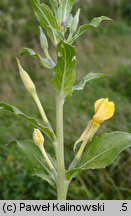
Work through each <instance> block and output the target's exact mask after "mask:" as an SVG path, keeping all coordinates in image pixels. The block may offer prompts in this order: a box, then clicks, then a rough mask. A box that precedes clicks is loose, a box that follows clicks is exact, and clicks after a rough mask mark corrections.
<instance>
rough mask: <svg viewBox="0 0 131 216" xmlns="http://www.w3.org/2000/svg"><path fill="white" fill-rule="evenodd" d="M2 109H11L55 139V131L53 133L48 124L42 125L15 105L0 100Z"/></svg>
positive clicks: (52, 139)
mask: <svg viewBox="0 0 131 216" xmlns="http://www.w3.org/2000/svg"><path fill="white" fill-rule="evenodd" d="M0 109H1V110H2V109H3V110H6V111H9V112H11V113H13V114H15V115H16V116H18V117H20V118H22V119H24V120H25V121H27V122H28V123H29V124H30V125H31V126H32V127H33V128H39V129H40V130H41V131H43V132H44V133H45V134H46V135H47V136H48V138H49V139H50V140H51V141H52V142H54V141H55V136H54V133H53V131H52V130H51V129H50V128H49V127H48V126H47V125H41V124H40V123H39V122H38V121H37V120H36V119H35V118H33V117H30V116H27V115H25V114H24V113H23V112H21V111H20V110H19V109H18V108H16V107H14V106H11V105H9V104H6V103H3V102H0Z"/></svg>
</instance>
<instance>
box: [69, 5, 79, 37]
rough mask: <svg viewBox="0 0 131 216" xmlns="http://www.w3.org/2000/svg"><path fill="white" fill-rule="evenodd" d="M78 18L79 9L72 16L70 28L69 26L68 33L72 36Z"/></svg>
mask: <svg viewBox="0 0 131 216" xmlns="http://www.w3.org/2000/svg"><path fill="white" fill-rule="evenodd" d="M79 16H80V9H78V10H77V12H76V15H75V16H74V18H73V20H72V23H71V26H70V33H71V34H74V33H75V32H76V29H77V27H78V23H79Z"/></svg>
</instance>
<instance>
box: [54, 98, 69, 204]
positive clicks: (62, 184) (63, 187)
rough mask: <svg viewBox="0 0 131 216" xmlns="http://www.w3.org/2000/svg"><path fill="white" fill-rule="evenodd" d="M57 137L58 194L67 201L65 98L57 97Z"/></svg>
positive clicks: (59, 198) (59, 197)
mask: <svg viewBox="0 0 131 216" xmlns="http://www.w3.org/2000/svg"><path fill="white" fill-rule="evenodd" d="M56 135H57V140H58V143H57V145H56V159H57V173H58V174H57V194H58V200H65V199H66V194H67V189H68V182H67V181H66V175H65V163H64V135H63V97H62V96H58V95H56Z"/></svg>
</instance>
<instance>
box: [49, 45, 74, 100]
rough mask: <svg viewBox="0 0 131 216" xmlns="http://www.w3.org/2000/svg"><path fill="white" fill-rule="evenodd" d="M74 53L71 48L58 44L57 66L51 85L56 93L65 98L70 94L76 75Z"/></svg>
mask: <svg viewBox="0 0 131 216" xmlns="http://www.w3.org/2000/svg"><path fill="white" fill-rule="evenodd" d="M75 66H76V52H75V49H74V47H73V46H71V45H69V44H66V43H64V42H60V43H59V44H58V46H57V64H56V66H55V68H54V72H55V77H54V79H53V80H52V84H53V86H54V88H55V89H56V91H57V92H58V93H59V94H61V95H63V96H64V97H66V96H67V95H69V94H70V93H71V90H72V86H73V84H74V81H75V77H76V73H75Z"/></svg>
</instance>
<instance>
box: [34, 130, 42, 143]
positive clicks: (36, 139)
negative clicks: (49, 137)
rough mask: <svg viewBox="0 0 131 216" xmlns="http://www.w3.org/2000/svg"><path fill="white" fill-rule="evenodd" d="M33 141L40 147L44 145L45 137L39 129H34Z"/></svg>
mask: <svg viewBox="0 0 131 216" xmlns="http://www.w3.org/2000/svg"><path fill="white" fill-rule="evenodd" d="M33 141H34V143H35V144H36V145H37V146H38V147H39V146H41V145H43V144H44V137H43V135H42V133H41V132H40V130H39V129H34V132H33Z"/></svg>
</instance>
